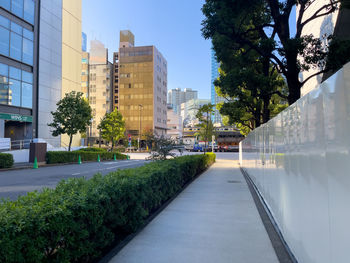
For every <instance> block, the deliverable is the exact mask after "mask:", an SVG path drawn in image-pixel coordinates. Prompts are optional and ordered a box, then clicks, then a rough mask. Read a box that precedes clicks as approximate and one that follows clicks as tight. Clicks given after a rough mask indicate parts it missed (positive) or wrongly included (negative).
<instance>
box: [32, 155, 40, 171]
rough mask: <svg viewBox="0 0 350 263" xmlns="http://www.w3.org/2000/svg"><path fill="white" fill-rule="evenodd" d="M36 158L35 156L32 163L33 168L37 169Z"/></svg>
mask: <svg viewBox="0 0 350 263" xmlns="http://www.w3.org/2000/svg"><path fill="white" fill-rule="evenodd" d="M38 168H39V167H38V159H37V158H36V157H35V158H34V165H33V169H38Z"/></svg>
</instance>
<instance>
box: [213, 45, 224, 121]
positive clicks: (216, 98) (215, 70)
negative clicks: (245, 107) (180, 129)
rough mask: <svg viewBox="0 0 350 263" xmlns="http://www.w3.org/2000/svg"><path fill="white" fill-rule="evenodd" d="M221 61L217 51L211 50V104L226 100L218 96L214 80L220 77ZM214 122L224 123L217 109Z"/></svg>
mask: <svg viewBox="0 0 350 263" xmlns="http://www.w3.org/2000/svg"><path fill="white" fill-rule="evenodd" d="M219 67H220V65H219V63H218V62H217V60H216V57H215V52H214V50H213V49H212V50H211V104H213V105H215V107H216V105H217V104H218V103H220V102H223V101H224V98H222V97H220V96H218V95H217V94H216V91H215V86H214V81H215V80H216V79H217V78H218V77H219ZM212 121H213V123H219V124H222V118H221V114H220V112H219V111H218V110H217V109H215V111H214V114H213V116H212Z"/></svg>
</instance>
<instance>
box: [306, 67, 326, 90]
mask: <svg viewBox="0 0 350 263" xmlns="http://www.w3.org/2000/svg"><path fill="white" fill-rule="evenodd" d="M325 72H327V70H325V69H323V70H321V71H319V72H316V73H315V74H312V75H310V76H309V77H307V78H306V79H305V80H304V81H303V82H302V83H301V86H304V84H305V83H306V82H308V81H309V80H310V79H311V78H313V77H316V76H317V75H320V74H322V73H325Z"/></svg>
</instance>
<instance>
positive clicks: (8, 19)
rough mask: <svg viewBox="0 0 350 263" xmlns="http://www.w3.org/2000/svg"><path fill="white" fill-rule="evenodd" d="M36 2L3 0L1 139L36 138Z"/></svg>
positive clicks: (0, 29)
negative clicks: (34, 111)
mask: <svg viewBox="0 0 350 263" xmlns="http://www.w3.org/2000/svg"><path fill="white" fill-rule="evenodd" d="M36 2H37V1H35V0H0V138H4V137H7V138H11V140H20V139H21V140H22V139H31V138H32V137H33V129H32V127H33V125H32V123H33V121H35V118H33V117H34V116H33V107H34V105H35V104H36V103H35V101H33V98H34V96H35V93H36V87H37V84H36V77H35V75H36V73H37V72H36V63H37V61H36V59H35V58H36V52H35V43H36V42H37V33H36V32H37V26H36V14H37V13H38V12H37V10H36V9H37V3H36ZM33 119H34V120H33Z"/></svg>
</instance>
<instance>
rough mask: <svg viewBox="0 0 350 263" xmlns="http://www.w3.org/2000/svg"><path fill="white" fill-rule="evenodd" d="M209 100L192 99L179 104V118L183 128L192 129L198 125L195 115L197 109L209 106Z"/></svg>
mask: <svg viewBox="0 0 350 263" xmlns="http://www.w3.org/2000/svg"><path fill="white" fill-rule="evenodd" d="M209 103H210V100H206V99H193V100H189V101H187V102H184V103H182V104H181V114H180V115H181V117H182V121H183V126H184V127H194V126H195V125H196V124H198V123H199V120H198V118H197V117H196V114H197V112H198V109H199V108H200V107H201V106H203V105H205V104H209Z"/></svg>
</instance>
